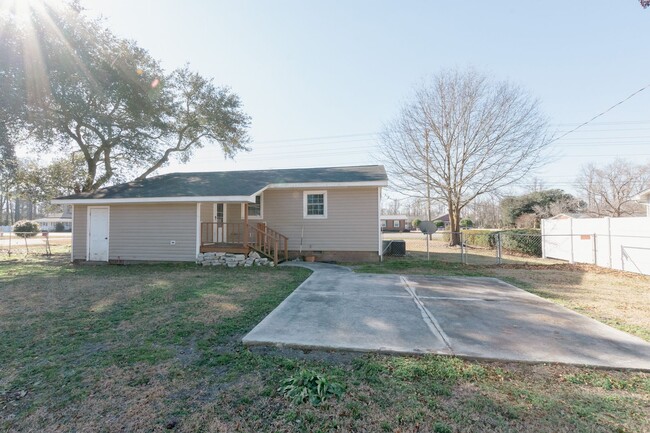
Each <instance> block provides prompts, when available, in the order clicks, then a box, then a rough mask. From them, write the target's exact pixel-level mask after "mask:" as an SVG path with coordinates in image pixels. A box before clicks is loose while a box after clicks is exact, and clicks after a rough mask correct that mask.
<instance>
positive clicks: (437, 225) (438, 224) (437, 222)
mask: <svg viewBox="0 0 650 433" xmlns="http://www.w3.org/2000/svg"><path fill="white" fill-rule="evenodd" d="M433 223H434V224H435V225H436V227H438V228H442V227H444V226H445V223H444V221H440V220H435V221H434V222H433Z"/></svg>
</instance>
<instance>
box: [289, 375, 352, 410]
mask: <svg viewBox="0 0 650 433" xmlns="http://www.w3.org/2000/svg"><path fill="white" fill-rule="evenodd" d="M278 392H279V393H281V394H282V395H284V396H285V397H286V398H288V399H289V400H291V402H292V403H293V404H300V403H307V402H309V403H311V404H312V405H313V406H317V405H319V404H321V403H322V402H324V401H325V400H327V399H328V398H332V397H335V398H340V397H341V396H342V395H343V393H344V392H345V386H344V385H342V384H340V383H337V382H334V381H332V380H331V379H330V378H328V377H327V376H325V375H323V374H319V373H316V372H314V371H311V370H305V369H301V370H300V371H298V373H296V374H294V375H293V376H291V377H289V378H287V379H285V380H284V381H283V382H282V386H281V387H280V388H278Z"/></svg>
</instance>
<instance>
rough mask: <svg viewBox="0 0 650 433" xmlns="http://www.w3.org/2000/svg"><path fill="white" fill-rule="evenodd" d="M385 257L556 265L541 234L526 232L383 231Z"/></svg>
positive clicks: (474, 262)
mask: <svg viewBox="0 0 650 433" xmlns="http://www.w3.org/2000/svg"><path fill="white" fill-rule="evenodd" d="M382 244H383V248H384V256H385V257H412V258H419V259H429V260H437V261H443V262H451V263H463V264H470V265H495V264H525V263H531V264H557V263H562V262H563V261H562V260H555V259H550V258H544V255H543V251H542V250H543V248H542V247H543V243H542V236H541V234H539V233H529V232H526V231H496V230H467V231H462V232H458V233H452V232H437V233H434V234H432V235H428V236H427V235H424V234H423V233H420V232H410V233H384V234H383V242H382Z"/></svg>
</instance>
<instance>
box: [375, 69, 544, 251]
mask: <svg viewBox="0 0 650 433" xmlns="http://www.w3.org/2000/svg"><path fill="white" fill-rule="evenodd" d="M546 131H547V121H546V118H545V117H544V116H543V115H542V113H541V111H540V108H539V103H538V101H537V100H536V99H534V98H532V97H531V96H530V95H529V94H528V93H527V92H526V91H524V90H523V89H522V88H520V87H518V86H515V85H513V84H511V83H508V82H500V81H493V80H491V79H489V78H488V77H487V76H485V75H482V74H480V73H478V72H476V71H474V70H469V71H465V72H460V71H447V72H443V73H441V74H439V75H437V76H435V77H433V78H432V79H431V80H430V81H428V82H426V83H424V84H423V85H422V86H420V87H419V88H418V89H416V91H415V94H414V95H413V97H412V99H411V100H410V101H409V102H408V103H406V104H405V105H404V106H403V107H402V109H401V111H400V113H399V114H398V116H397V117H396V118H395V119H394V120H393V121H392V122H391V123H389V124H388V125H387V126H386V127H385V129H384V131H383V134H382V136H381V151H382V155H383V157H384V160H385V164H386V165H387V167H388V170H389V172H390V173H391V175H392V181H393V183H394V188H395V189H396V190H398V191H400V192H401V193H402V194H404V195H409V196H411V197H420V198H425V199H428V200H429V201H432V200H437V201H441V202H443V203H446V205H447V209H448V211H449V217H450V225H451V231H452V232H458V231H459V230H460V213H461V211H462V210H463V208H465V207H466V206H467V205H468V204H469V203H471V202H472V201H473V200H474V199H476V198H477V197H479V196H481V195H484V194H488V193H493V192H495V191H497V190H499V189H500V188H503V187H505V186H508V185H513V184H516V183H517V182H519V181H520V180H522V179H523V178H525V177H526V175H528V174H529V173H530V172H531V170H533V169H535V168H537V167H538V166H539V165H540V163H541V162H543V160H544V159H543V158H541V157H540V154H541V152H542V150H543V149H544V148H545V147H546V145H547V144H548V143H549V140H548V138H547V135H546ZM429 207H430V205H429ZM451 243H452V245H457V244H458V243H459V236H452V237H451Z"/></svg>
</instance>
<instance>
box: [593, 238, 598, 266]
mask: <svg viewBox="0 0 650 433" xmlns="http://www.w3.org/2000/svg"><path fill="white" fill-rule="evenodd" d="M594 265H598V245H597V244H596V233H594Z"/></svg>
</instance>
